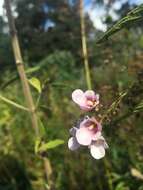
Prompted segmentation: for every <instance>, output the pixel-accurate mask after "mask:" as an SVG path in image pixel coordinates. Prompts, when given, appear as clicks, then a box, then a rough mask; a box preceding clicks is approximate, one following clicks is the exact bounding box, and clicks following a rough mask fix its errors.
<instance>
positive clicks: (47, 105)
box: [0, 0, 143, 190]
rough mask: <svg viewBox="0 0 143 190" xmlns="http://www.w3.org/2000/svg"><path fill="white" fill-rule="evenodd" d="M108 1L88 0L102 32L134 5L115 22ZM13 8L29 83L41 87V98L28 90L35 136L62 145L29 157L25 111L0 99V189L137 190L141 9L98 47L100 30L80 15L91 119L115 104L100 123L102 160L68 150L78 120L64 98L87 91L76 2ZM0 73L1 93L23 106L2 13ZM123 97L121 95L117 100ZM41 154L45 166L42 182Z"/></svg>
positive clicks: (18, 3) (24, 2)
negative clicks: (96, 103)
mask: <svg viewBox="0 0 143 190" xmlns="http://www.w3.org/2000/svg"><path fill="white" fill-rule="evenodd" d="M115 2H120V1H118V0H112V1H107V2H106V3H105V2H104V1H100V0H98V1H91V2H88V3H90V4H92V6H93V9H95V11H98V8H104V9H105V11H106V14H105V16H104V19H103V22H104V23H105V24H106V26H107V28H110V27H111V26H112V25H113V24H114V23H115V22H116V21H117V20H119V19H120V18H122V17H124V16H125V15H126V14H127V13H128V12H129V11H130V10H132V9H133V8H134V7H135V6H136V1H134V4H130V1H126V2H125V3H123V4H122V6H121V7H120V8H119V9H118V10H115V11H116V14H117V19H116V20H115V19H113V17H112V15H111V14H110V11H111V10H112V9H113V4H114V3H115ZM12 3H13V5H12V6H13V9H14V11H15V21H16V27H17V30H18V35H19V39H20V45H21V49H22V54H23V57H24V62H25V68H26V73H27V76H28V79H29V80H30V79H31V78H32V77H36V78H38V79H39V81H40V82H41V86H42V91H41V93H40V94H39V92H38V91H37V90H36V89H35V88H33V86H31V90H32V94H33V97H34V101H35V103H36V102H37V99H38V102H39V103H38V112H37V113H38V118H39V126H40V130H41V131H40V132H41V138H42V140H43V141H44V142H45V143H47V142H48V141H50V140H54V139H62V140H64V142H65V143H64V144H63V145H60V146H58V147H56V148H55V149H48V150H46V151H45V152H44V153H43V152H42V153H38V155H36V154H35V152H34V146H35V136H34V134H33V131H32V128H31V121H30V118H29V117H28V115H27V112H25V111H23V110H19V109H18V108H16V107H14V106H12V105H9V104H7V103H5V102H4V101H2V100H0V108H1V109H0V153H1V154H0V190H32V189H35V190H36V189H37V190H40V189H41V190H43V189H50V188H51V185H50V184H51V183H52V189H60V190H67V189H68V190H81V189H83V190H95V189H96V190H143V174H142V173H143V156H142V155H143V143H142V142H143V135H142V134H143V113H142V112H141V111H142V107H143V105H142V104H143V103H142V101H143V19H142V16H143V12H142V11H141V12H139V14H140V15H141V19H140V20H138V22H135V23H134V22H133V21H132V22H130V23H126V25H125V26H126V27H125V28H124V29H123V30H121V31H120V32H117V33H115V34H114V35H113V36H112V37H110V38H109V40H105V39H103V41H104V42H103V43H96V42H97V40H98V39H100V38H101V37H102V34H103V32H102V31H100V30H99V29H97V28H95V27H93V23H92V21H91V20H90V17H89V15H88V14H87V13H85V23H86V36H87V45H88V56H89V64H90V70H91V77H92V86H93V90H95V91H96V92H98V93H100V97H101V104H102V108H100V109H99V112H97V113H96V115H97V116H98V117H99V118H100V117H101V116H103V114H104V113H105V112H106V111H107V110H108V109H109V107H110V105H111V104H112V103H113V102H114V104H113V110H111V111H110V113H109V114H108V115H107V116H106V117H105V120H104V123H103V124H104V133H105V134H104V136H105V137H106V139H107V142H108V144H109V147H110V148H109V149H108V151H107V154H106V157H105V158H104V159H102V160H94V159H93V158H92V157H91V156H90V155H89V153H88V152H87V151H86V150H84V149H81V150H80V151H76V152H71V151H69V150H68V148H67V141H68V138H69V129H70V128H71V127H72V126H73V125H74V124H75V123H76V122H77V121H78V119H79V118H80V117H82V114H81V112H80V110H79V108H77V107H76V106H75V105H74V103H73V102H72V101H71V93H72V91H73V90H74V89H76V88H81V89H83V90H86V89H87V87H86V81H85V74H84V66H83V58H82V48H81V32H80V16H79V1H78V0H72V1H68V0H57V1H53V0H41V1H34V0H13V2H12ZM0 69H1V70H0V95H2V96H4V97H6V98H8V99H10V100H12V101H15V102H17V103H18V104H22V105H25V106H26V104H25V98H24V96H23V92H22V88H21V83H20V80H19V77H18V74H17V70H16V66H15V64H14V58H13V53H12V48H11V42H10V36H9V32H8V24H7V21H6V18H5V16H4V17H1V18H0ZM122 93H126V95H125V96H124V97H123V98H122V100H121V101H120V98H119V97H121V95H122ZM118 100H119V101H118ZM119 102H120V103H119ZM118 103H119V104H118ZM102 110H103V111H102ZM36 143H37V142H36ZM43 156H45V157H48V159H49V162H50V166H49V167H48V169H49V170H50V171H49V172H50V175H51V178H50V179H48V181H47V180H46V176H45V172H44V166H43V162H42V159H41V157H43Z"/></svg>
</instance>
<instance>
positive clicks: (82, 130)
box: [75, 117, 102, 146]
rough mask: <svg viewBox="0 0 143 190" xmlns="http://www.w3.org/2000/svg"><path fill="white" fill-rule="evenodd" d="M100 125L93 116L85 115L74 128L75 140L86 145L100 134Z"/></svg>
mask: <svg viewBox="0 0 143 190" xmlns="http://www.w3.org/2000/svg"><path fill="white" fill-rule="evenodd" d="M101 130H102V126H101V124H100V123H99V122H98V121H97V120H96V119H95V118H94V117H92V118H89V117H86V118H85V119H84V120H83V121H82V122H81V123H80V125H79V129H77V130H76V134H75V136H76V139H77V142H78V143H79V144H81V145H84V146H88V145H90V144H91V142H92V141H94V140H97V139H98V137H100V136H101Z"/></svg>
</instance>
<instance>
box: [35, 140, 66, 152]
mask: <svg viewBox="0 0 143 190" xmlns="http://www.w3.org/2000/svg"><path fill="white" fill-rule="evenodd" d="M63 143H64V141H63V140H61V139H55V140H52V141H49V142H48V143H44V144H42V145H41V146H40V147H39V150H38V151H40V152H44V151H47V150H49V149H53V148H56V147H57V146H59V145H62V144H63Z"/></svg>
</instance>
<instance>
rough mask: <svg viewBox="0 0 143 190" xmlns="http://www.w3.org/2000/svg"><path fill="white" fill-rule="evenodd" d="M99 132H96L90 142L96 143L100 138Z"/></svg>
mask: <svg viewBox="0 0 143 190" xmlns="http://www.w3.org/2000/svg"><path fill="white" fill-rule="evenodd" d="M101 135H102V134H101V131H97V133H95V135H94V136H93V138H92V140H94V141H97V140H98V139H99V138H100V137H101Z"/></svg>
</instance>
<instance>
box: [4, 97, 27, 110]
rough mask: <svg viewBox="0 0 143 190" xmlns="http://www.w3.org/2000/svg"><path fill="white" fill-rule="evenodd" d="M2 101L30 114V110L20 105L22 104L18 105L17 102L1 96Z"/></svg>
mask: <svg viewBox="0 0 143 190" xmlns="http://www.w3.org/2000/svg"><path fill="white" fill-rule="evenodd" d="M0 99H1V100H2V101H4V102H6V103H8V104H10V105H12V106H14V107H16V108H19V109H21V110H24V111H28V112H29V109H28V108H26V107H24V106H22V105H20V104H17V103H16V102H13V101H12V100H9V99H7V98H5V97H3V96H2V95H0Z"/></svg>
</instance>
